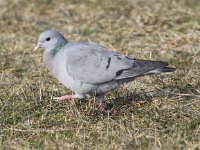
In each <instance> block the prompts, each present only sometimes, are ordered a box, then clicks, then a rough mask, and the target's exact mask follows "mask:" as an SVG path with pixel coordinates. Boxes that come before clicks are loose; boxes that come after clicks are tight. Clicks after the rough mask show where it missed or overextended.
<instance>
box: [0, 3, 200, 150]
mask: <svg viewBox="0 0 200 150" xmlns="http://www.w3.org/2000/svg"><path fill="white" fill-rule="evenodd" d="M199 16H200V1H199V0H160V1H158V0H149V1H146V0H110V1H101V0H85V1H81V0H68V1H66V2H63V1H61V0H58V1H52V0H43V1H36V0H30V1H25V0H7V1H6V0H0V33H1V34H0V60H1V61H0V141H1V142H0V149H77V150H79V149H98V150H104V149H105V150H108V149H116V150H120V149H126V150H129V149H130V150H131V149H144V150H146V149H152V150H155V149H170V150H171V149H181V150H184V149H191V150H199V149H200V18H199ZM46 29H56V30H58V31H60V32H62V33H63V34H64V35H65V37H66V38H68V39H69V40H82V41H90V42H94V43H98V44H101V45H103V46H105V47H107V48H109V49H112V50H113V51H116V52H120V53H122V54H126V55H129V56H131V57H136V58H140V59H152V60H163V61H167V62H169V63H170V66H171V67H176V68H177V71H176V72H174V73H166V74H162V75H156V76H146V77H142V78H138V79H137V80H135V81H133V82H131V83H129V84H125V85H124V86H121V87H120V88H118V89H117V90H114V91H112V92H110V93H108V94H107V100H106V107H107V108H106V109H108V110H111V113H109V114H107V115H105V114H104V115H103V114H98V113H96V112H95V111H94V109H95V99H94V98H86V99H83V100H79V101H77V102H76V103H73V102H66V103H57V102H55V101H54V100H52V97H54V96H59V95H63V94H71V91H69V90H68V89H66V88H65V87H64V86H62V85H61V84H60V83H59V82H58V81H57V80H56V79H54V78H53V77H52V76H51V75H50V73H49V72H48V71H47V69H46V68H45V66H44V64H43V61H42V55H43V50H38V51H36V52H35V51H33V49H34V46H35V44H36V42H37V39H38V36H39V34H40V33H41V32H42V31H44V30H46Z"/></svg>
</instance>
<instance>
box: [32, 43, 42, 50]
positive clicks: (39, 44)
mask: <svg viewBox="0 0 200 150" xmlns="http://www.w3.org/2000/svg"><path fill="white" fill-rule="evenodd" d="M41 44H42V43H40V42H38V43H37V45H36V46H35V48H34V51H36V50H37V49H39V48H41Z"/></svg>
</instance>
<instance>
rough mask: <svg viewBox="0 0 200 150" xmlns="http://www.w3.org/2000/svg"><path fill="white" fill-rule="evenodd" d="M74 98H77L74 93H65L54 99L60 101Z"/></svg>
mask: <svg viewBox="0 0 200 150" xmlns="http://www.w3.org/2000/svg"><path fill="white" fill-rule="evenodd" d="M74 98H75V97H74V95H64V96H60V97H54V98H53V99H54V100H56V101H58V102H63V101H65V100H73V99H74Z"/></svg>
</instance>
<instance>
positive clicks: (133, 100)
mask: <svg viewBox="0 0 200 150" xmlns="http://www.w3.org/2000/svg"><path fill="white" fill-rule="evenodd" d="M185 88H186V87H185ZM181 89H184V87H183V86H174V85H168V86H163V87H162V88H159V89H155V90H144V89H140V90H139V92H138V90H131V91H130V90H128V89H126V90H120V89H119V90H115V91H113V92H111V93H110V94H108V96H107V100H106V101H105V104H104V106H105V110H106V112H107V113H101V112H98V111H94V109H93V110H92V111H91V112H90V114H91V113H92V114H96V115H99V114H103V115H107V114H108V113H109V115H121V114H123V113H124V111H126V110H129V112H130V111H133V110H132V106H134V107H137V106H141V105H142V106H144V105H149V104H150V103H152V102H153V101H154V100H158V99H166V98H167V99H169V98H177V93H178V92H179V91H180V90H181Z"/></svg>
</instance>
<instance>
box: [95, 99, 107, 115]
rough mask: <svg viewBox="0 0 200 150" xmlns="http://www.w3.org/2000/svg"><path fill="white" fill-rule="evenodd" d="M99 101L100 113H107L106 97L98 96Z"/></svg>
mask: <svg viewBox="0 0 200 150" xmlns="http://www.w3.org/2000/svg"><path fill="white" fill-rule="evenodd" d="M96 97H97V99H98V101H99V107H98V111H99V112H100V113H105V112H106V110H105V104H104V95H96Z"/></svg>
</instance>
